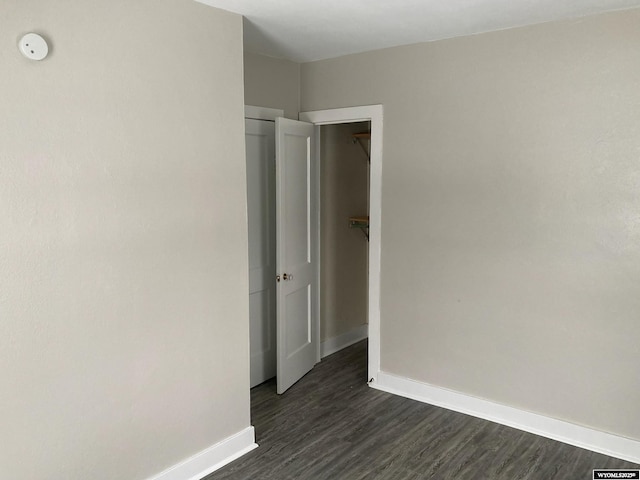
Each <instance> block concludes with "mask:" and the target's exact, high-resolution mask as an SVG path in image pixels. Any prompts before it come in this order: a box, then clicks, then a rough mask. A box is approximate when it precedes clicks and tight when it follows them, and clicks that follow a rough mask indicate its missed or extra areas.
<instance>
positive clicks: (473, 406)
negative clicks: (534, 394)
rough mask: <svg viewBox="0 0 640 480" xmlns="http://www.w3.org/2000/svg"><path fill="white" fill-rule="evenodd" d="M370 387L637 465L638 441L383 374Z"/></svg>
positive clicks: (639, 459)
mask: <svg viewBox="0 0 640 480" xmlns="http://www.w3.org/2000/svg"><path fill="white" fill-rule="evenodd" d="M370 386H371V387H372V388H376V389H378V390H382V391H384V392H388V393H393V394H395V395H400V396H402V397H406V398H411V399H413V400H417V401H419V402H423V403H428V404H430V405H435V406H438V407H443V408H446V409H449V410H453V411H455V412H460V413H464V414H467V415H472V416H474V417H478V418H483V419H485V420H490V421H492V422H496V423H500V424H502V425H507V426H509V427H513V428H517V429H518V430H523V431H525V432H529V433H534V434H536V435H540V436H542V437H547V438H551V439H553V440H558V441H560V442H563V443H568V444H569V445H573V446H576V447H580V448H585V449H587V450H591V451H594V452H597V453H603V454H605V455H609V456H611V457H616V458H620V459H622V460H627V461H629V462H634V463H640V441H638V440H632V439H629V438H624V437H620V436H617V435H612V434H610V433H605V432H601V431H599V430H593V429H591V428H587V427H581V426H579V425H575V424H573V423H569V422H565V421H562V420H557V419H555V418H550V417H545V416H544V415H539V414H536V413H530V412H527V411H524V410H519V409H517V408H513V407H507V406H506V405H500V404H498V403H493V402H490V401H488V400H482V399H480V398H476V397H472V396H469V395H464V394H462V393H457V392H454V391H451V390H446V389H444V388H440V387H435V386H433V385H429V384H426V383H421V382H418V381H415V380H411V379H409V378H403V377H398V376H396V375H392V374H389V373H385V372H380V373H379V374H378V378H377V381H376V382H374V383H371V384H370Z"/></svg>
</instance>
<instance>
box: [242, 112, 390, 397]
mask: <svg viewBox="0 0 640 480" xmlns="http://www.w3.org/2000/svg"><path fill="white" fill-rule="evenodd" d="M279 116H281V112H279V111H277V110H273V109H260V108H255V107H246V110H245V118H246V119H247V121H246V125H247V131H246V136H247V190H248V209H249V250H250V251H249V268H250V272H249V283H250V290H251V291H250V302H249V303H250V321H251V327H250V338H251V386H252V387H253V386H255V385H257V384H259V383H262V382H263V381H265V380H267V379H269V378H271V377H272V376H273V375H274V374H275V373H274V370H276V371H278V372H279V373H280V372H282V370H280V365H281V363H280V361H281V360H283V361H288V360H289V359H291V358H292V355H288V356H287V355H285V357H282V353H286V352H277V350H278V347H279V346H283V347H282V348H285V347H284V345H286V342H282V341H280V342H278V339H280V340H282V338H283V337H282V334H283V333H285V334H286V330H285V329H281V328H280V327H278V329H276V323H277V322H276V317H278V320H277V321H278V322H280V318H281V316H280V315H281V310H279V309H280V308H282V306H283V305H284V302H281V301H278V298H281V297H279V295H281V294H282V293H283V292H285V291H286V289H284V288H283V283H278V284H276V281H278V282H279V281H280V278H279V277H280V274H281V273H282V272H280V271H279V270H278V268H281V265H277V266H276V264H278V263H280V262H281V261H282V259H284V258H285V257H288V256H290V255H289V253H288V252H289V251H288V249H287V248H288V247H287V248H284V246H285V244H287V243H288V240H287V238H289V237H288V236H284V237H283V236H282V232H284V230H286V229H284V230H280V227H277V226H276V225H274V223H278V224H279V225H281V224H280V223H279V222H280V221H278V222H274V221H273V220H274V219H275V218H274V217H279V218H280V219H285V220H286V218H285V217H286V215H288V213H287V212H290V211H297V210H300V208H299V205H300V200H298V202H297V203H294V204H293V206H290V207H291V208H288V207H287V206H286V201H287V200H286V198H287V196H286V195H284V196H282V195H281V194H282V189H283V188H284V187H283V185H284V184H285V183H286V182H289V183H290V185H289V187H287V188H291V186H293V188H294V190H299V186H300V185H302V183H304V184H307V187H305V188H307V190H306V191H307V193H306V194H303V196H302V197H301V199H302V200H301V201H302V202H303V203H305V200H303V199H304V198H305V197H306V198H307V201H306V204H307V205H308V206H309V208H310V209H309V210H308V212H309V214H308V215H307V217H306V220H304V217H301V218H302V220H303V221H302V223H301V222H300V221H299V222H298V225H300V226H302V228H303V229H304V230H306V231H308V232H309V235H308V236H306V237H304V235H303V237H304V238H307V240H306V241H305V242H303V245H304V244H306V245H307V246H308V248H309V252H310V254H309V258H310V259H315V260H313V262H315V264H316V265H317V267H315V269H314V270H313V271H314V272H315V273H313V274H312V275H313V276H315V279H311V280H309V282H310V283H309V290H308V292H309V294H308V298H310V299H311V302H307V307H305V308H304V309H302V308H299V309H297V310H300V312H301V314H300V315H301V320H302V322H301V323H300V324H299V325H297V326H296V325H294V329H295V328H298V330H299V329H300V328H304V329H305V330H304V331H308V343H306V342H307V340H305V341H304V342H302V343H301V345H303V344H308V345H309V346H311V345H315V347H313V348H314V349H315V352H316V354H315V355H316V360H315V361H316V362H319V361H320V360H321V358H322V357H323V356H327V355H329V354H331V353H333V352H335V351H338V350H340V349H342V348H344V347H347V346H348V345H351V344H353V343H355V342H357V341H359V340H361V339H363V338H366V337H367V336H368V337H369V342H368V344H369V348H368V375H367V377H368V378H367V380H368V382H369V383H371V382H375V381H376V379H377V375H378V372H379V357H380V355H379V350H380V347H379V345H380V341H379V331H380V328H379V324H380V302H379V293H380V220H381V208H380V207H381V202H380V199H381V188H380V187H381V181H380V180H381V171H382V168H381V165H382V106H381V105H374V106H367V107H350V108H342V109H333V110H324V111H316V112H303V113H301V114H300V118H301V120H302V122H294V121H291V120H286V119H282V118H277V117H279ZM255 119H259V120H261V122H259V123H260V125H261V126H260V128H258V126H257V123H256V122H255ZM274 120H275V122H274ZM265 122H269V123H265ZM304 122H306V123H304ZM274 123H275V137H276V138H277V139H278V140H277V142H275V145H274V135H273V133H272V132H273V131H274ZM250 124H252V125H253V126H252V130H251V131H250V128H249V125H250ZM309 124H312V125H309ZM305 125H307V126H305ZM279 129H280V133H278V132H279ZM288 129H289V131H288V132H287V130H288ZM290 129H293V130H290ZM298 130H299V131H300V133H297V131H298ZM291 139H293V140H291ZM288 142H293V143H288ZM278 145H280V146H278ZM304 145H306V146H307V147H304ZM305 148H306V153H305ZM276 150H277V155H278V158H279V159H280V160H276V159H275V157H276ZM250 152H253V153H252V154H253V155H254V156H255V158H253V159H249V155H250ZM292 152H297V153H296V155H298V157H299V158H300V160H299V161H301V162H303V164H305V165H307V166H306V167H303V170H301V171H300V167H297V166H296V165H301V164H300V163H297V162H299V161H293V162H292V161H291V158H290V155H291V154H292ZM312 157H315V161H314V160H311V158H312ZM347 157H351V158H347ZM279 162H280V163H279ZM286 165H289V167H287V169H288V171H289V172H291V171H292V169H293V171H294V172H298V173H300V174H301V175H302V176H301V177H300V181H301V182H302V183H300V182H298V181H297V180H296V181H295V182H294V183H291V182H290V180H288V179H290V178H292V177H291V175H290V174H281V173H280V172H281V169H282V168H284V167H286ZM274 170H275V171H274ZM282 171H283V172H284V170H282ZM305 172H306V173H305ZM321 174H322V175H321ZM321 176H322V177H324V178H323V180H324V182H323V181H321ZM304 178H306V180H303V179H304ZM276 179H277V180H276ZM274 180H275V182H274ZM278 181H279V182H280V183H278V185H280V186H279V187H278V188H276V185H274V183H277V182H278ZM274 190H275V192H274ZM278 191H279V192H280V193H278ZM283 201H284V202H285V203H282V202H283ZM283 205H284V208H283ZM302 210H304V211H307V209H306V208H303V209H302ZM302 210H300V211H302ZM276 212H277V214H276ZM314 212H315V213H314ZM320 215H323V220H322V221H321V219H320ZM252 219H253V220H252ZM309 222H310V223H309ZM289 225H291V223H289ZM303 225H307V227H304V226H303ZM276 230H278V234H277V235H276V234H275V232H276ZM294 236H295V235H294ZM278 238H281V239H282V238H284V239H285V241H284V242H281V241H279V240H278ZM301 238H302V237H301ZM283 248H284V250H283ZM252 249H253V252H252ZM305 249H306V248H305ZM276 251H277V252H278V253H277V255H276ZM305 255H306V254H305ZM276 256H277V257H278V258H279V260H278V259H276ZM281 269H282V268H281ZM282 270H283V272H289V273H288V277H291V278H293V275H291V272H290V271H289V267H287V266H285V268H284V269H282ZM282 277H283V278H284V279H285V280H287V282H285V283H286V285H285V286H286V287H289V285H292V284H291V283H290V280H288V279H287V276H286V275H284V274H283V275H282ZM295 278H296V279H297V280H298V281H299V280H300V275H298V274H296V276H295ZM276 279H277V280H276ZM305 288H306V287H305ZM299 296H300V295H299ZM300 297H302V296H300ZM321 298H322V311H321V308H320V304H321V302H320V301H319V300H320V299H321ZM274 304H275V305H274ZM307 309H308V316H307V315H305V314H304V312H306V311H307ZM276 311H277V313H276ZM303 317H304V318H303ZM307 317H308V319H309V323H308V328H307V320H306V318H307ZM321 319H322V320H321ZM300 326H302V327H300ZM287 328H288V327H287ZM292 331H294V330H292ZM321 336H322V344H321V343H320V340H321ZM303 337H304V338H307V333H305V334H304V336H303ZM303 337H300V338H303ZM289 338H292V337H289ZM287 348H289V347H288V346H287ZM301 348H302V347H301ZM304 348H306V347H304ZM276 352H277V354H276ZM293 353H295V352H293ZM274 356H275V358H274ZM260 357H262V358H261V359H260ZM254 359H258V360H259V361H258V362H254ZM274 362H275V363H276V365H275V367H276V368H274ZM313 363H314V362H313V360H312V361H311V363H310V364H309V367H307V370H308V369H310V368H312V366H313ZM254 364H255V365H258V366H259V367H258V368H254V367H255V365H254ZM282 365H285V363H282ZM288 367H289V369H290V368H291V364H290V362H289V365H288ZM307 370H305V371H307ZM256 373H259V375H256ZM302 375H304V373H301V374H300V375H299V377H301V376H302ZM260 376H262V378H260ZM280 378H281V377H280V375H278V379H280ZM282 378H284V377H282ZM278 382H280V380H278ZM278 389H279V391H280V385H279V386H278ZM282 391H284V389H283V390H282Z"/></svg>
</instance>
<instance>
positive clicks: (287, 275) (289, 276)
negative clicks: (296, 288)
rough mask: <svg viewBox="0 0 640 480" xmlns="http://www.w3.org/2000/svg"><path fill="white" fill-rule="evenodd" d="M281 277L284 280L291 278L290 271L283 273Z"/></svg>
mask: <svg viewBox="0 0 640 480" xmlns="http://www.w3.org/2000/svg"><path fill="white" fill-rule="evenodd" d="M282 278H283V279H284V280H293V275H291V274H290V273H285V274H284V275H282Z"/></svg>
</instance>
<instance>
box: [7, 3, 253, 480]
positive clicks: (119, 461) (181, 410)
mask: <svg viewBox="0 0 640 480" xmlns="http://www.w3.org/2000/svg"><path fill="white" fill-rule="evenodd" d="M0 18H2V28H1V29H0V70H2V75H0V105H1V106H2V115H1V116H0V319H1V321H0V424H1V425H2V428H0V445H2V448H1V449H0V450H1V451H0V477H1V478H6V479H15V480H20V479H25V480H26V479H28V480H32V479H63V478H64V479H69V480H73V479H78V480H80V479H87V478H92V479H127V480H134V479H145V478H148V477H150V476H151V475H153V474H155V473H158V472H159V471H161V470H163V469H165V468H167V467H168V466H170V465H173V464H175V463H177V462H179V461H181V460H183V459H185V458H187V457H189V456H190V455H192V454H194V453H196V452H198V451H200V450H202V449H204V448H206V447H209V446H211V445H213V444H215V443H216V442H218V441H220V440H221V439H223V438H225V437H227V436H229V435H231V434H234V433H236V432H238V431H240V430H242V429H244V428H246V427H248V426H249V391H248V383H249V378H248V373H249V368H248V307H247V288H248V284H247V258H246V257H247V238H246V236H247V232H246V198H245V163H244V138H243V111H242V105H243V92H242V33H241V18H240V17H239V16H236V15H233V14H229V13H225V12H222V11H218V10H215V9H212V8H210V7H207V6H204V5H201V4H198V3H196V2H193V1H183V0H138V1H136V2H130V1H128V0H114V1H111V2H104V1H96V0H69V1H66V2H64V6H63V7H62V6H61V5H60V3H58V2H49V1H44V0H4V1H3V2H2V3H1V4H0ZM31 30H36V31H39V32H42V33H44V34H45V35H46V36H47V37H48V38H49V39H50V41H51V45H52V54H51V56H50V57H49V58H48V59H46V60H45V61H43V62H40V63H35V62H30V61H28V60H26V59H25V58H23V57H22V56H21V55H20V54H19V53H18V49H17V40H18V38H19V37H20V36H21V35H22V34H24V33H26V32H28V31H31Z"/></svg>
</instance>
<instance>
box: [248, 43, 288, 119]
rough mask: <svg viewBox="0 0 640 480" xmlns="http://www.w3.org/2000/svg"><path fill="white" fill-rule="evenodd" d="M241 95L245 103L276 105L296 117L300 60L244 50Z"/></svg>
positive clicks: (275, 106)
mask: <svg viewBox="0 0 640 480" xmlns="http://www.w3.org/2000/svg"><path fill="white" fill-rule="evenodd" d="M244 95H245V103H246V104H247V105H254V106H256V107H268V108H278V109H280V110H284V116H285V117H287V118H292V119H294V120H297V119H298V111H299V110H300V108H299V107H300V64H299V63H295V62H290V61H288V60H282V59H279V58H271V57H265V56H264V55H258V54H256V53H251V52H244Z"/></svg>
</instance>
